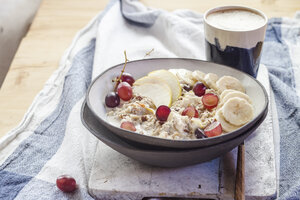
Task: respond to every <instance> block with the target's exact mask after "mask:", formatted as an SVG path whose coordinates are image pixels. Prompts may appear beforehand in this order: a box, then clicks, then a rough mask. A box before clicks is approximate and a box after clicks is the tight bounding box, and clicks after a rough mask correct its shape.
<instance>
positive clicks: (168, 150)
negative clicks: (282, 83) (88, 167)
mask: <svg viewBox="0 0 300 200" xmlns="http://www.w3.org/2000/svg"><path fill="white" fill-rule="evenodd" d="M85 110H89V111H90V112H91V113H92V115H93V116H92V117H95V118H96V116H95V114H94V113H93V112H92V110H91V109H90V108H89V107H88V105H87V102H86V99H85V100H84V101H83V103H82V105H81V109H80V118H81V122H82V124H83V125H84V126H85V127H86V128H87V130H88V131H89V132H90V133H91V134H93V135H94V136H95V137H96V138H97V139H99V140H100V141H102V142H103V143H105V144H106V145H108V146H109V147H111V148H113V149H115V148H114V147H112V146H118V147H120V146H121V147H122V148H125V149H128V150H130V151H142V152H148V153H180V152H193V151H198V150H200V149H203V148H209V147H213V146H215V145H219V143H217V144H212V145H209V146H204V147H198V148H190V149H189V148H187V149H174V148H164V149H150V148H146V149H142V148H139V147H135V146H134V145H133V144H131V143H128V142H127V141H125V143H126V144H127V145H129V146H126V147H125V146H124V145H123V144H120V143H118V142H116V141H113V140H111V139H108V138H106V137H100V136H99V135H102V133H100V134H98V131H97V130H94V129H93V128H91V127H90V125H89V123H87V121H86V119H85V118H84V113H85V112H86V111H85ZM267 115H268V112H267V113H264V114H263V115H262V116H261V117H260V118H259V120H258V121H257V122H255V123H254V126H251V127H249V128H248V129H247V131H245V132H243V133H241V134H240V135H237V136H235V137H233V138H232V139H237V138H240V137H243V136H244V135H247V134H249V131H251V133H253V132H254V131H255V130H256V129H257V128H258V127H259V126H260V125H261V124H262V123H263V121H264V120H265V118H266V117H267ZM96 120H97V118H96ZM101 125H103V124H101ZM103 126H104V125H103ZM105 128H106V129H107V131H110V130H109V129H108V128H107V127H105ZM110 132H111V131H110ZM251 133H250V134H249V135H251ZM113 137H116V138H118V139H120V140H122V137H120V136H118V135H116V134H114V136H113ZM100 138H101V139H100ZM224 142H228V141H224ZM107 143H109V144H107ZM115 150H116V149H115ZM116 151H117V150H116Z"/></svg>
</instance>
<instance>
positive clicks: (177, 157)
mask: <svg viewBox="0 0 300 200" xmlns="http://www.w3.org/2000/svg"><path fill="white" fill-rule="evenodd" d="M266 115H267V113H266V112H265V113H264V114H263V115H262V116H261V117H260V118H259V119H258V120H257V122H256V123H255V124H253V125H252V126H251V127H250V128H249V129H247V130H245V131H244V133H242V134H240V135H239V136H237V137H235V138H232V139H231V140H227V141H224V142H222V143H218V144H215V145H210V146H205V147H201V148H196V149H165V148H161V149H158V148H152V147H151V146H144V147H141V146H142V145H140V144H139V143H135V142H129V141H128V140H126V139H124V138H122V137H119V136H118V135H116V134H112V132H111V131H110V130H108V129H107V128H106V127H105V126H103V125H102V124H101V123H99V121H98V120H97V118H96V116H95V115H94V114H93V112H92V111H91V110H90V109H89V107H88V106H87V105H86V103H85V102H84V103H83V105H82V109H81V120H82V123H83V124H84V126H85V127H86V128H87V129H88V130H89V131H90V132H91V133H92V134H93V135H95V136H96V137H97V138H98V139H99V140H101V141H102V142H103V143H105V144H106V145H108V146H110V147H111V148H113V149H114V150H116V151H118V152H120V153H121V154H124V155H126V156H128V157H130V158H132V159H135V160H138V161H140V162H143V163H145V164H149V165H153V166H159V167H182V166H188V165H192V164H197V163H202V162H206V161H209V160H212V159H214V158H217V157H219V156H221V155H222V154H225V153H226V152H229V151H230V150H232V149H233V148H234V147H236V146H238V145H239V144H241V143H242V142H243V141H244V140H245V139H246V138H247V137H248V136H249V135H250V134H251V133H252V132H253V131H255V130H256V129H257V127H259V125H260V124H261V123H262V122H263V121H264V119H265V117H266Z"/></svg>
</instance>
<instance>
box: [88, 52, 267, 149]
mask: <svg viewBox="0 0 300 200" xmlns="http://www.w3.org/2000/svg"><path fill="white" fill-rule="evenodd" d="M122 68H123V64H120V65H117V66H114V67H111V68H109V69H108V70H106V71H104V72H103V73H101V74H100V75H99V76H98V77H97V78H95V79H94V80H93V82H92V84H91V85H90V87H89V89H88V92H87V95H86V100H87V105H88V107H89V108H90V110H91V112H92V113H93V114H94V115H95V116H96V119H97V120H98V121H99V122H100V123H101V124H103V125H104V126H106V127H107V128H108V129H110V130H111V131H112V132H113V133H115V134H117V135H118V136H120V137H124V138H126V139H128V140H132V141H136V142H138V143H144V144H148V145H152V146H159V147H168V148H184V149H188V148H199V147H206V146H211V145H214V144H218V143H222V142H225V141H228V140H231V139H233V138H236V137H237V136H239V135H242V134H244V133H245V131H246V130H249V129H250V128H252V126H255V124H257V121H258V120H259V119H261V117H262V116H263V115H265V114H266V113H267V108H268V101H269V100H268V96H267V93H266V91H265V88H264V87H263V86H262V85H261V83H259V82H258V81H257V80H256V79H254V78H253V77H251V76H250V75H248V74H246V73H244V72H241V71H239V70H236V69H234V68H231V67H227V66H224V65H219V64H215V63H212V62H207V61H202V60H195V59H183V58H157V59H147V60H138V61H132V62H128V63H127V66H126V72H129V73H131V74H132V75H133V77H134V78H135V79H138V78H140V77H142V76H145V75H147V74H148V72H150V71H153V70H158V69H171V68H175V69H176V68H184V69H188V70H191V71H194V70H200V71H203V72H204V73H209V72H212V73H215V74H217V75H218V76H219V77H221V76H224V75H230V76H233V77H235V78H237V79H239V80H240V81H241V82H242V84H243V86H244V87H245V89H246V93H247V94H248V95H249V97H250V98H251V100H252V103H253V106H254V118H253V120H252V121H250V122H249V123H247V124H245V125H244V126H242V127H240V128H239V129H237V130H235V131H233V132H231V133H227V134H224V135H220V136H217V137H212V138H205V139H195V140H172V139H164V138H158V137H153V136H147V135H141V134H138V133H135V132H131V131H128V130H125V129H121V128H119V127H117V126H115V125H113V124H111V123H110V122H109V121H107V119H106V108H105V102H104V99H105V96H106V94H107V93H108V92H110V91H113V84H112V81H111V80H112V79H113V78H115V77H117V76H118V75H119V74H120V71H121V70H122Z"/></svg>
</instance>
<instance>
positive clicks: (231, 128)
mask: <svg viewBox="0 0 300 200" xmlns="http://www.w3.org/2000/svg"><path fill="white" fill-rule="evenodd" d="M216 119H217V121H218V122H220V124H221V126H222V130H223V131H225V132H227V133H229V132H232V131H234V130H236V129H238V128H240V126H234V125H232V124H230V123H229V122H227V121H226V120H225V118H224V116H223V113H222V109H220V110H218V111H217V113H216Z"/></svg>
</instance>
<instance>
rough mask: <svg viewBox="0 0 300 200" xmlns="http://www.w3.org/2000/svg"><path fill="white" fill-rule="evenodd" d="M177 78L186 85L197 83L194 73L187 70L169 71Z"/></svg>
mask: <svg viewBox="0 0 300 200" xmlns="http://www.w3.org/2000/svg"><path fill="white" fill-rule="evenodd" d="M169 71H170V72H172V73H173V74H174V75H176V76H177V78H178V79H179V80H180V83H182V82H183V83H185V84H188V85H194V83H195V81H194V80H193V76H192V73H193V72H192V71H190V70H187V69H169Z"/></svg>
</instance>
